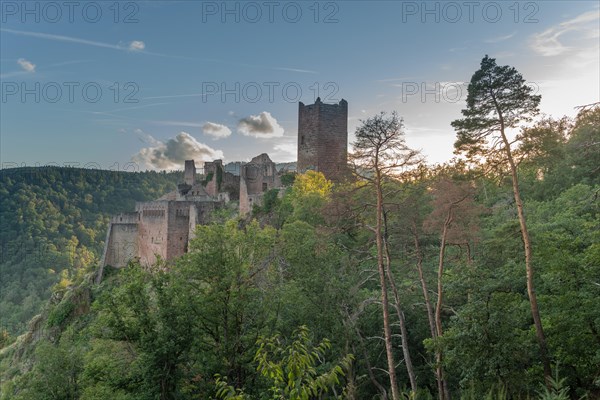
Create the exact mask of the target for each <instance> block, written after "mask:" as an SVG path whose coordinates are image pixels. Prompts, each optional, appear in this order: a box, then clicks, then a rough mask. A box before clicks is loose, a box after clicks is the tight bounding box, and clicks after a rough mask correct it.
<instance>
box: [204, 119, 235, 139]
mask: <svg viewBox="0 0 600 400" xmlns="http://www.w3.org/2000/svg"><path fill="white" fill-rule="evenodd" d="M202 132H204V133H205V134H207V135H210V136H212V137H214V138H215V139H221V138H226V137H227V136H229V135H231V129H229V128H228V127H226V126H225V125H221V124H217V123H215V122H207V123H205V124H204V125H202Z"/></svg>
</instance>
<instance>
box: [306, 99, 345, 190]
mask: <svg viewBox="0 0 600 400" xmlns="http://www.w3.org/2000/svg"><path fill="white" fill-rule="evenodd" d="M347 153H348V102H346V100H341V101H340V102H339V103H338V104H325V103H322V102H321V100H320V99H318V98H317V101H316V102H315V104H311V105H307V106H306V105H304V104H303V103H299V106H298V172H305V171H306V170H307V169H314V170H316V171H319V172H322V173H323V174H324V175H325V176H326V177H327V178H328V179H333V180H335V179H336V178H338V177H340V175H341V174H342V173H343V172H344V170H345V167H346V163H347V158H348V154H347Z"/></svg>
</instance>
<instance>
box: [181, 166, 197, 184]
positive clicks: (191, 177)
mask: <svg viewBox="0 0 600 400" xmlns="http://www.w3.org/2000/svg"><path fill="white" fill-rule="evenodd" d="M183 182H184V183H186V184H187V185H190V186H192V185H193V184H194V183H195V182H196V165H195V163H194V160H185V170H184V173H183Z"/></svg>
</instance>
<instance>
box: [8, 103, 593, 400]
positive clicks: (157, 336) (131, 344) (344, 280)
mask: <svg viewBox="0 0 600 400" xmlns="http://www.w3.org/2000/svg"><path fill="white" fill-rule="evenodd" d="M377 118H382V119H377ZM374 121H378V122H385V121H387V122H390V121H391V122H394V117H386V116H379V117H375V120H374ZM395 121H396V122H398V121H397V120H395ZM365 126H366V127H368V124H366V125H365ZM390 126H391V125H390ZM390 126H388V128H389V127H390ZM391 127H392V128H393V126H391ZM599 141H600V110H599V109H598V108H596V109H595V110H588V111H584V112H582V113H581V114H580V116H579V117H578V118H577V120H576V121H569V120H567V119H562V120H551V119H543V120H541V121H540V122H538V123H537V124H535V125H534V126H533V127H531V128H529V129H526V130H524V131H522V137H521V140H520V141H519V143H518V145H517V146H516V147H515V152H514V153H515V160H516V161H517V162H518V171H519V180H520V189H521V194H522V200H523V204H524V209H525V211H526V215H527V218H528V227H529V233H530V236H531V244H532V251H533V258H532V259H533V264H534V265H535V272H536V274H535V275H534V280H535V287H536V290H537V300H538V306H539V312H540V315H541V320H542V324H543V327H544V329H545V339H546V341H547V351H548V357H549V360H550V362H551V367H552V370H553V372H552V374H553V377H552V379H551V380H550V381H548V382H547V384H546V385H545V384H544V369H543V364H542V362H541V358H540V348H539V346H538V342H537V339H536V333H535V327H534V323H533V320H532V316H531V309H530V302H529V298H528V292H527V283H526V274H525V264H524V253H523V241H522V237H521V234H520V227H519V221H518V216H517V211H516V208H515V202H514V196H513V189H512V183H511V179H510V178H509V175H507V170H506V169H505V168H501V166H502V163H497V162H496V161H498V160H497V159H496V160H493V162H491V161H490V162H486V163H479V164H475V163H470V164H469V165H467V164H466V163H465V162H462V161H461V162H458V161H456V162H451V163H448V164H445V165H438V166H426V165H425V164H422V163H421V164H419V160H418V154H416V153H411V154H412V155H414V156H417V158H416V162H417V164H415V165H413V166H412V167H411V168H409V169H403V170H402V173H399V174H397V175H394V176H392V175H391V174H389V175H384V176H382V180H381V182H380V183H381V189H382V191H381V195H382V199H383V201H382V203H381V205H382V207H383V213H382V223H381V226H380V227H381V228H382V232H383V233H382V239H383V240H382V242H381V243H380V244H381V245H382V247H381V248H382V249H383V250H384V253H383V258H382V259H381V261H382V263H383V266H384V267H385V268H384V269H383V271H384V272H385V274H386V276H385V277H384V278H385V279H384V282H385V284H386V286H387V296H388V306H389V308H388V311H389V313H388V318H389V329H390V332H391V348H390V350H391V356H392V357H394V359H395V360H396V362H395V364H394V365H395V371H394V372H395V374H396V378H397V385H398V391H399V396H409V393H410V392H411V390H412V391H413V392H414V393H413V394H412V396H413V397H411V398H417V399H432V398H436V397H437V398H439V397H438V395H437V394H436V393H438V388H439V390H441V391H447V395H448V397H447V398H449V397H450V396H452V397H453V398H461V399H484V398H486V399H487V398H489V399H507V398H511V399H538V398H539V399H569V398H573V399H578V398H587V399H597V398H599V395H600V370H599V367H598V366H599V365H600V352H599V350H598V349H600V334H599V332H600V307H598V298H599V295H600V278H599V277H600V174H599V173H598V165H600V156H599V152H598V151H597V149H595V148H594V146H598V142H599ZM402 143H403V142H402V141H401V137H400V141H399V142H397V143H396V144H397V145H398V146H397V148H402V146H403V144H402ZM358 153H359V152H357V154H358ZM362 154H363V155H365V154H366V153H362ZM403 154H404V156H406V155H407V153H403ZM363 167H364V164H363ZM358 171H359V173H360V172H365V171H366V170H365V169H364V168H361V169H359V170H358ZM24 172H25V171H24ZM387 172H390V171H387ZM396 172H398V171H396ZM73 173H74V175H73ZM61 174H71V175H69V176H68V178H66V177H65V176H64V175H63V176H61ZM364 175H365V177H364V178H363V179H358V180H353V181H350V182H348V183H347V184H338V185H332V184H331V182H328V181H327V180H326V179H324V177H323V176H322V175H321V174H319V173H312V172H309V173H307V174H304V175H298V176H296V179H295V181H294V183H293V184H292V185H291V186H290V187H288V189H287V190H286V192H285V195H284V196H283V197H282V198H278V197H276V196H270V197H269V199H270V200H269V201H267V202H265V204H264V205H263V206H262V207H255V209H254V213H253V215H251V216H248V217H247V218H245V219H232V220H229V221H228V222H225V223H215V224H212V225H209V226H203V227H199V228H198V232H197V238H196V239H195V240H194V242H193V244H192V246H191V249H190V252H189V254H187V255H185V256H184V257H182V258H181V259H179V260H177V261H176V263H175V265H173V266H171V267H170V268H167V269H165V268H162V267H161V266H160V265H159V266H157V267H155V268H149V269H148V268H141V267H140V266H138V265H135V264H132V265H130V266H129V267H128V268H125V269H122V270H109V271H108V273H107V276H106V278H105V280H104V281H103V282H102V284H100V285H95V284H94V283H93V272H90V273H89V274H88V275H85V274H84V275H79V276H77V278H76V279H75V280H76V282H75V283H74V284H73V285H70V286H69V285H57V286H56V287H55V289H54V291H53V296H52V299H51V300H50V301H49V302H48V304H47V305H46V307H45V308H44V312H43V313H42V316H41V317H39V318H38V319H36V321H35V323H32V327H31V328H30V330H29V332H28V333H27V334H26V335H24V336H22V337H20V338H18V339H17V340H16V341H15V339H14V338H8V339H7V343H10V344H9V345H8V346H7V347H5V348H4V349H3V350H2V352H1V353H0V354H1V355H2V358H1V359H0V367H1V369H2V372H3V376H2V378H3V385H2V399H28V400H30V399H86V400H89V399H120V400H124V399H208V398H229V399H266V398H277V399H279V398H285V399H288V398H289V399H300V398H307V399H308V398H337V397H341V398H351V399H371V398H391V397H390V394H389V376H390V375H389V373H388V368H389V366H388V363H387V360H386V342H385V337H384V334H383V333H382V332H384V328H385V324H384V319H383V318H384V317H382V313H381V310H382V302H381V280H380V279H379V278H378V268H377V265H378V246H377V241H376V236H375V235H374V232H376V229H377V223H376V222H377V221H376V220H377V212H376V209H377V207H376V205H377V204H376V203H377V202H376V200H375V199H376V198H377V192H378V190H377V187H376V185H375V184H374V182H376V179H374V178H375V177H376V175H373V174H364ZM17 176H20V175H17ZM3 179H4V182H6V183H5V184H3V190H4V191H5V192H8V193H10V196H6V197H4V199H3V201H7V202H9V203H8V204H9V205H11V207H12V208H13V209H16V210H17V214H16V216H10V218H12V219H10V221H14V222H12V223H11V224H9V225H3V228H4V229H5V232H4V233H3V235H12V236H13V237H15V238H25V239H28V240H30V241H33V240H34V238H35V237H37V236H39V235H40V234H44V235H48V240H47V241H48V243H59V244H61V245H62V246H66V245H67V244H68V240H69V239H68V237H69V236H73V237H76V238H77V241H78V243H79V244H78V247H77V248H81V249H84V248H83V247H82V246H85V249H96V250H97V249H98V248H99V246H100V243H101V240H97V238H96V239H95V237H94V236H93V233H94V232H101V231H102V227H103V222H102V221H105V220H103V219H102V218H101V217H99V215H100V214H101V212H105V213H106V214H109V213H111V212H115V211H118V210H121V209H127V208H129V207H131V205H132V204H131V202H132V201H133V198H138V199H142V198H147V197H154V196H155V195H156V194H158V193H159V192H162V191H164V190H166V189H167V188H169V187H170V185H172V182H173V181H174V180H173V179H172V177H171V176H169V175H161V174H110V173H105V172H96V171H69V170H53V171H44V172H43V173H40V174H39V175H35V176H30V177H27V178H26V182H27V183H19V182H18V180H17V179H16V178H15V177H14V176H5V177H4V178H3ZM67 185H68V186H67ZM134 187H135V188H134ZM47 188H51V190H50V192H45V193H42V190H48V189H47ZM140 188H145V190H143V191H142V189H140ZM116 193H119V194H120V195H119V197H120V198H121V200H119V199H117V196H116ZM90 197H93V199H94V201H93V202H92V201H90V202H86V199H89V198H90ZM6 199H8V200H6ZM42 199H45V200H42ZM103 199H104V200H109V201H107V202H106V203H102V200H103ZM123 199H128V200H125V201H124V200H123ZM90 200H91V199H90ZM17 204H18V205H19V206H18V207H17ZM3 211H5V208H4V207H3ZM34 212H35V214H33V213H34ZM33 215H34V216H35V218H34V219H29V221H30V222H28V223H27V224H26V225H24V228H21V227H20V226H19V225H18V224H17V221H19V218H23V220H24V221H25V220H28V218H32V217H31V216H33ZM80 215H81V216H90V217H91V218H94V216H96V217H95V218H97V219H94V221H96V220H97V221H98V222H97V224H96V225H94V224H90V225H83V226H80V225H79V224H78V223H77V222H75V221H78V220H79V218H80ZM28 216H29V217H28ZM255 218H256V220H254V221H253V219H255ZM257 220H258V221H259V222H257ZM67 222H68V223H67ZM8 227H11V228H10V231H9V230H8ZM84 227H85V228H87V229H89V231H87V230H85V229H84ZM91 228H93V229H94V230H92V229H91ZM86 232H89V233H86ZM36 235H37V236H36ZM61 240H62V242H61ZM55 246H57V250H56V252H57V253H59V252H60V250H59V247H58V244H55ZM81 251H82V250H80V251H79V252H75V254H76V255H77V257H72V258H71V259H69V258H68V257H67V256H62V257H65V258H64V260H65V266H66V267H67V270H68V271H71V272H70V273H69V274H70V275H69V276H73V275H77V274H76V273H75V272H74V271H75V270H76V269H77V268H78V267H79V264H77V262H76V261H75V260H76V259H81V258H82V254H85V253H82V252H81ZM90 251H91V250H90ZM23 262H25V261H23ZM90 262H91V261H90ZM5 265H6V264H5ZM10 265H13V264H10ZM14 265H19V264H14ZM28 266H29V268H30V269H32V270H33V271H37V273H38V274H40V275H42V276H46V275H44V274H43V273H42V272H41V270H42V269H43V268H45V269H47V268H48V265H44V266H37V265H36V264H33V266H32V265H31V264H28ZM45 269H44V271H45ZM25 271H29V269H26V270H25ZM24 276H27V275H24ZM30 276H31V278H30V279H28V280H26V281H24V283H25V286H26V284H30V285H37V284H38V282H35V283H34V281H33V279H34V278H33V277H34V276H35V275H34V273H31V275H30ZM3 282H4V280H3ZM43 282H44V285H48V284H50V283H51V282H53V281H52V280H51V279H49V278H46V280H44V281H43ZM44 287H46V286H44ZM40 297H41V296H40ZM6 301H8V300H5V302H6ZM3 315H4V314H3ZM436 360H437V361H436ZM440 373H441V374H440ZM439 377H441V378H442V381H443V382H442V384H443V386H442V387H439V386H438V385H439V382H438V378H439ZM303 393H304V394H303ZM582 396H587V397H582ZM401 398H409V397H401Z"/></svg>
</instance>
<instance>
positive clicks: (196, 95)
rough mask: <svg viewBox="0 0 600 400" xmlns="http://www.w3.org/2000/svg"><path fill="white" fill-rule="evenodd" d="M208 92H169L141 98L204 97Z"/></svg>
mask: <svg viewBox="0 0 600 400" xmlns="http://www.w3.org/2000/svg"><path fill="white" fill-rule="evenodd" d="M210 94H211V95H212V94H218V92H217V93H210ZM207 95H208V93H188V94H170V95H165V96H149V97H142V99H143V100H152V99H176V98H180V97H205V96H207Z"/></svg>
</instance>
